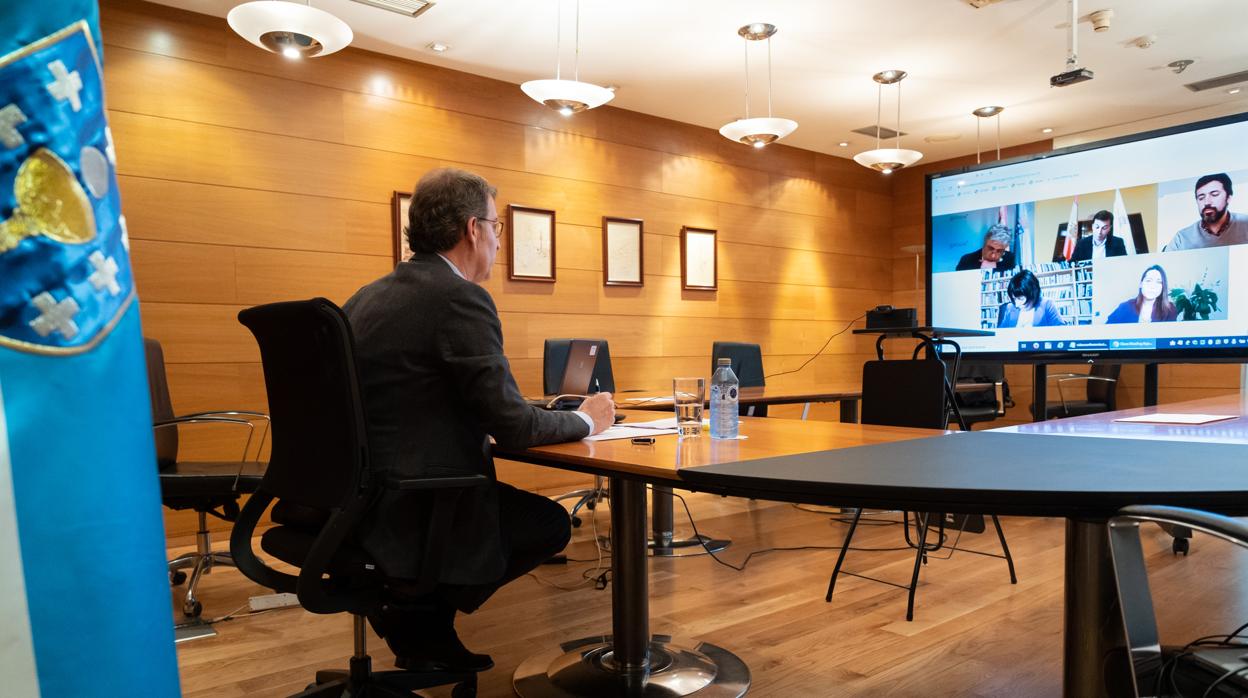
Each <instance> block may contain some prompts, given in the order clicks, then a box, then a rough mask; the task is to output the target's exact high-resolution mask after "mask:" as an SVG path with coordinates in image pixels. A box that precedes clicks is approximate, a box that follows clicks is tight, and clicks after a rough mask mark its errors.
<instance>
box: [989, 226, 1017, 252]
mask: <svg viewBox="0 0 1248 698" xmlns="http://www.w3.org/2000/svg"><path fill="white" fill-rule="evenodd" d="M989 240H996V241H997V242H999V243H1001V244H1002V245H1005V246H1006V247H1009V246H1010V243H1012V242H1014V231H1012V230H1010V229H1009V227H1008V226H1004V225H1001V224H1000V223H998V224H996V225H994V226H992V227H991V228H989V229H988V232H987V233H986V234H985V235H984V244H985V245H986V244H988V241H989Z"/></svg>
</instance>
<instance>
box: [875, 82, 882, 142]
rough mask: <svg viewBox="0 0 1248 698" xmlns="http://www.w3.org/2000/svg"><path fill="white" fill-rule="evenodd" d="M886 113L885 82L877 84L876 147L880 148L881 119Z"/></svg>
mask: <svg viewBox="0 0 1248 698" xmlns="http://www.w3.org/2000/svg"><path fill="white" fill-rule="evenodd" d="M883 115H884V83H881V82H877V83H876V84H875V149H876V150H879V149H880V121H881V120H882V119H883Z"/></svg>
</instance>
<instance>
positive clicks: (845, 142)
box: [837, 141, 849, 148]
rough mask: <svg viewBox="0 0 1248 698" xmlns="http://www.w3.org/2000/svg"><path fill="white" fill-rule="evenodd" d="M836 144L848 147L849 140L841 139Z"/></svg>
mask: <svg viewBox="0 0 1248 698" xmlns="http://www.w3.org/2000/svg"><path fill="white" fill-rule="evenodd" d="M837 145H839V146H841V147H842V148H848V147H849V141H841V142H840V143H837Z"/></svg>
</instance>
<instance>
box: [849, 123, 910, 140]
mask: <svg viewBox="0 0 1248 698" xmlns="http://www.w3.org/2000/svg"><path fill="white" fill-rule="evenodd" d="M852 133H861V134H862V135H864V136H870V137H872V138H875V124H871V125H870V126H863V127H862V128H856V129H854V130H853V131H852ZM901 135H903V136H904V135H906V132H905V131H902V132H901ZM896 137H897V132H896V131H894V130H893V129H891V128H888V127H887V126H881V127H880V138H896Z"/></svg>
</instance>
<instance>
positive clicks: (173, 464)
mask: <svg viewBox="0 0 1248 698" xmlns="http://www.w3.org/2000/svg"><path fill="white" fill-rule="evenodd" d="M143 348H144V351H145V353H146V355H147V384H148V389H149V390H150V391H151V396H152V420H153V424H152V426H153V429H154V431H155V438H156V469H157V471H158V472H159V474H160V498H161V502H162V503H163V504H164V505H165V506H166V507H169V508H170V509H174V510H179V511H181V510H186V509H191V510H193V511H195V513H196V515H197V516H198V530H197V531H196V533H195V552H193V553H187V554H185V555H181V556H179V557H177V558H174V559H173V560H170V561H169V581H170V582H171V583H172V584H174V585H175V586H176V585H178V584H181V583H183V582H187V584H186V595H185V596H184V597H183V599H182V613H183V615H185V616H187V617H189V618H198V617H199V615H200V614H201V613H202V612H203V610H204V606H203V604H202V603H201V602H200V601H199V599H198V598H197V596H196V591H197V590H198V589H199V582H200V580H202V579H203V576H204V575H206V574H208V573H210V572H212V569H213V568H214V567H217V566H220V565H224V566H228V567H233V566H234V561H233V559H232V558H231V557H230V554H229V553H228V552H225V551H214V550H213V549H212V534H211V532H209V530H208V516H209V515H212V516H215V517H217V518H218V519H221V520H223V521H229V522H233V521H234V520H235V519H236V518H237V517H238V498H239V495H243V494H249V493H251V492H254V491H255V490H256V487H257V486H259V484H260V476H261V475H263V473H264V464H263V463H259V462H257V461H248V460H247V453H248V452H249V451H250V446H251V443H252V436H253V434H254V432H255V424H253V420H254V421H261V422H263V423H264V425H265V429H264V430H263V431H262V432H261V437H260V439H261V440H260V443H259V444H258V445H257V450H256V458H257V459H259V457H260V449H262V448H264V443H263V441H264V436H265V435H266V434H267V433H268V429H267V427H268V415H266V414H264V413H262V412H250V411H245V410H229V411H219V412H197V413H195V414H187V415H182V416H180V417H175V416H174V414H173V401H172V400H171V398H170V397H169V381H168V378H166V376H165V353H164V350H162V349H161V347H160V342H157V341H156V340H154V339H148V338H144V339H143ZM191 424H198V425H202V424H207V425H217V426H230V427H231V428H235V429H239V430H240V437H242V436H245V437H246V438H245V439H243V438H240V441H241V442H242V443H243V448H242V454H241V456H240V457H239V460H236V461H183V460H179V459H178V429H179V427H181V426H184V425H191ZM188 568H189V569H190V570H191V576H190V581H189V582H188V581H187V576H186V572H184V571H183V570H185V569H188Z"/></svg>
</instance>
